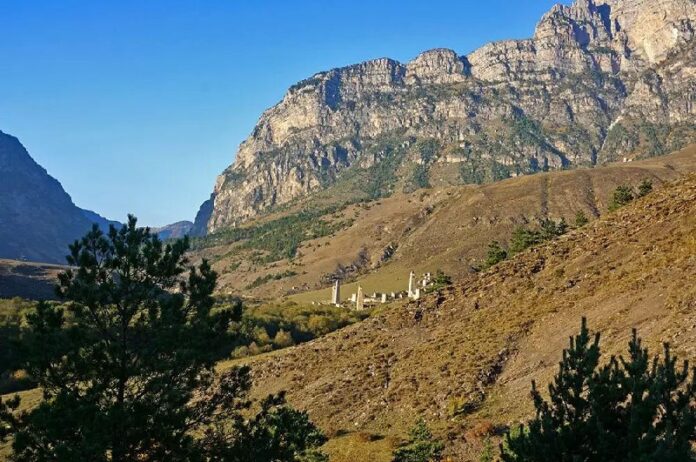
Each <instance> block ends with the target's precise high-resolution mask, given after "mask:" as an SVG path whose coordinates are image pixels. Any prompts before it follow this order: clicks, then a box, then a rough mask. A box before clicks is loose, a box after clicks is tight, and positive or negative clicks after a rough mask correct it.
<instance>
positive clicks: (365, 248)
mask: <svg viewBox="0 0 696 462" xmlns="http://www.w3.org/2000/svg"><path fill="white" fill-rule="evenodd" d="M694 171H696V144H694V145H691V146H689V147H687V148H685V149H683V150H681V151H679V152H676V153H673V154H669V155H665V156H660V157H655V158H651V159H645V160H640V161H633V162H618V163H611V164H607V165H602V166H597V167H594V168H578V169H574V170H569V171H552V172H542V173H539V174H536V175H528V176H522V177H517V178H511V179H508V180H503V181H497V182H494V183H490V184H484V185H460V186H445V187H438V186H433V187H432V188H429V189H421V190H418V191H414V192H410V193H404V192H396V193H394V194H393V195H392V196H391V197H388V198H383V199H379V200H374V201H370V202H364V203H356V204H352V205H350V206H347V207H326V206H324V205H322V204H321V203H319V204H318V199H317V197H316V196H315V197H312V198H308V199H307V202H311V204H310V205H312V207H313V208H309V205H308V204H307V203H305V202H300V203H298V204H296V205H294V206H288V207H287V208H286V209H284V210H282V211H280V212H277V213H272V214H269V215H267V216H264V217H260V218H256V219H252V220H251V221H249V222H248V223H244V224H243V225H240V226H239V227H237V228H232V229H229V230H221V231H217V232H215V233H212V234H209V235H208V236H206V237H203V238H199V239H195V240H194V241H193V242H192V244H193V247H194V249H195V254H196V255H197V256H198V257H200V258H206V259H207V260H208V261H210V262H211V263H212V265H213V269H215V270H216V271H217V272H218V274H219V278H218V288H219V290H220V291H221V292H222V293H234V294H244V295H249V296H252V297H265V298H268V297H279V296H289V297H290V298H292V299H293V300H296V301H301V302H306V303H309V302H318V301H322V300H329V299H330V286H331V284H332V281H333V280H334V279H340V280H341V281H342V284H343V294H344V296H345V297H348V296H349V294H350V293H351V292H356V290H357V285H358V284H360V285H361V286H362V287H363V289H364V290H365V291H366V292H368V293H372V292H385V291H386V292H391V291H398V290H401V289H403V288H404V287H405V285H406V282H407V277H408V274H409V272H410V271H411V270H413V271H416V272H417V273H419V274H421V273H424V272H434V271H436V270H437V269H441V270H443V271H445V272H446V273H447V274H449V275H450V276H452V278H453V279H454V280H455V281H459V280H462V279H463V278H466V277H468V274H469V273H470V272H471V269H472V267H474V266H476V265H478V264H480V262H481V260H482V258H483V257H484V256H485V253H486V250H487V247H488V244H489V243H490V242H491V241H492V240H494V239H495V240H499V241H500V242H501V243H503V244H506V243H507V242H508V241H509V239H510V235H511V234H512V232H513V230H514V229H515V228H516V227H518V226H535V225H536V224H538V223H539V221H540V220H543V219H547V218H550V219H553V220H559V219H561V218H564V219H565V220H566V221H567V222H568V223H574V221H575V214H576V212H578V211H582V212H584V213H585V215H586V216H587V217H589V218H590V219H594V218H596V217H598V216H599V215H601V214H602V213H605V212H606V210H607V207H608V202H609V199H610V196H611V194H612V193H613V191H614V190H615V189H616V187H617V186H619V185H622V184H627V185H631V186H633V187H635V186H636V185H638V184H639V183H640V182H641V181H642V180H644V179H649V180H651V181H652V182H653V184H654V185H655V186H658V185H660V184H662V183H664V182H669V181H674V180H676V179H678V178H680V177H682V176H684V175H687V174H689V173H690V172H694Z"/></svg>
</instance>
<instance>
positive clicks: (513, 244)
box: [509, 222, 555, 255]
mask: <svg viewBox="0 0 696 462" xmlns="http://www.w3.org/2000/svg"><path fill="white" fill-rule="evenodd" d="M551 223H553V222H551ZM554 229H555V225H554ZM542 241H543V237H542V234H541V232H539V231H535V230H531V229H525V228H523V227H518V228H516V229H515V230H514V231H513V232H512V236H511V237H510V245H509V252H510V255H514V254H516V253H520V252H522V251H523V250H525V249H528V248H529V247H531V246H533V245H536V244H539V243H540V242H542Z"/></svg>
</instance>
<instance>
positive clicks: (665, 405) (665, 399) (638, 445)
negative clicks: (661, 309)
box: [501, 319, 696, 462]
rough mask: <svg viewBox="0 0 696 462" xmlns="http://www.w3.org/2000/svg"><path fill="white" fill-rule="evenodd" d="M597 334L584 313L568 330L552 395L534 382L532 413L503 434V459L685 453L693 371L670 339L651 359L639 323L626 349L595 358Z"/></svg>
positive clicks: (695, 410)
mask: <svg viewBox="0 0 696 462" xmlns="http://www.w3.org/2000/svg"><path fill="white" fill-rule="evenodd" d="M599 364H600V349H599V334H597V335H595V336H594V338H593V337H592V336H591V335H590V333H589V330H588V329H587V325H586V321H585V319H583V321H582V326H581V329H580V333H579V334H578V335H577V336H575V337H574V338H571V340H570V346H569V348H568V349H566V350H564V351H563V358H562V361H561V362H560V365H559V371H558V373H557V374H556V376H555V378H554V381H553V383H552V384H551V385H549V400H548V401H547V400H545V399H543V398H542V396H541V394H540V392H539V391H538V390H537V388H536V385H535V384H534V383H533V384H532V399H533V401H534V407H535V409H536V417H535V418H534V419H533V420H531V421H530V422H529V423H528V425H527V426H523V427H522V428H521V429H520V431H518V432H515V434H514V435H513V434H512V433H511V434H508V435H507V436H506V440H505V444H504V447H503V449H502V455H501V457H502V460H503V461H504V462H512V461H525V462H526V461H539V462H541V461H549V460H554V461H561V462H564V461H568V462H576V461H577V462H585V461H586V462H594V461H597V462H599V461H616V462H623V461H625V462H629V461H645V462H648V461H672V462H681V461H684V462H686V461H690V460H692V454H691V442H693V441H695V440H696V406H695V405H694V400H696V374H694V373H691V374H690V373H689V367H688V363H687V362H686V361H685V362H684V363H683V365H682V367H681V368H679V367H678V366H677V360H676V358H673V357H672V355H671V353H670V350H669V346H667V345H665V348H664V355H663V357H661V358H658V357H656V358H654V359H653V360H652V361H651V360H650V359H649V355H648V351H647V349H644V348H643V347H642V346H641V340H640V339H639V338H638V336H637V334H636V331H635V330H634V332H633V337H632V339H631V341H630V343H629V348H628V357H627V358H623V357H619V358H618V359H617V358H614V357H612V358H610V360H609V361H608V362H607V363H606V364H605V365H603V366H600V365H599Z"/></svg>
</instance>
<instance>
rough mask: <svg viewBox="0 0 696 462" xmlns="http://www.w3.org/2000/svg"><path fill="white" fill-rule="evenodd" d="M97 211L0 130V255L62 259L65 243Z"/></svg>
mask: <svg viewBox="0 0 696 462" xmlns="http://www.w3.org/2000/svg"><path fill="white" fill-rule="evenodd" d="M92 223H97V224H99V225H100V226H101V227H108V224H109V223H116V222H113V221H109V220H107V219H105V218H103V217H101V216H100V215H98V214H96V213H94V212H91V211H88V210H83V209H81V208H79V207H77V206H76V205H75V204H74V203H73V201H72V199H71V198H70V196H69V195H68V193H66V192H65V190H64V189H63V187H62V186H61V184H60V183H59V182H58V180H56V179H55V178H53V177H52V176H50V175H49V174H48V172H46V170H45V169H44V168H43V167H41V166H40V165H39V164H37V163H36V162H35V161H34V160H33V159H32V158H31V156H30V155H29V153H28V152H27V150H26V149H25V148H24V146H22V144H21V143H20V142H19V140H18V139H17V138H15V137H13V136H11V135H8V134H6V133H3V132H0V258H7V259H14V260H31V261H40V262H47V263H65V256H66V255H67V253H68V244H70V243H72V241H74V240H75V239H77V238H79V237H81V236H82V235H83V234H84V233H85V232H87V231H88V230H89V229H90V228H91V226H92Z"/></svg>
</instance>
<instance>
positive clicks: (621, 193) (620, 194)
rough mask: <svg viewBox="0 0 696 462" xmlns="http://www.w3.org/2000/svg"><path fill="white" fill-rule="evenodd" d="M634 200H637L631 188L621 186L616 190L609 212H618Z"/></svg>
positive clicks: (610, 202)
mask: <svg viewBox="0 0 696 462" xmlns="http://www.w3.org/2000/svg"><path fill="white" fill-rule="evenodd" d="M633 199H635V196H634V195H633V190H632V189H631V187H630V186H627V185H621V186H619V187H617V188H616V189H615V190H614V193H613V194H612V196H611V199H610V201H609V211H614V210H617V209H618V208H620V207H623V206H624V205H626V204H628V203H629V202H631V201H632V200H633Z"/></svg>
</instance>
